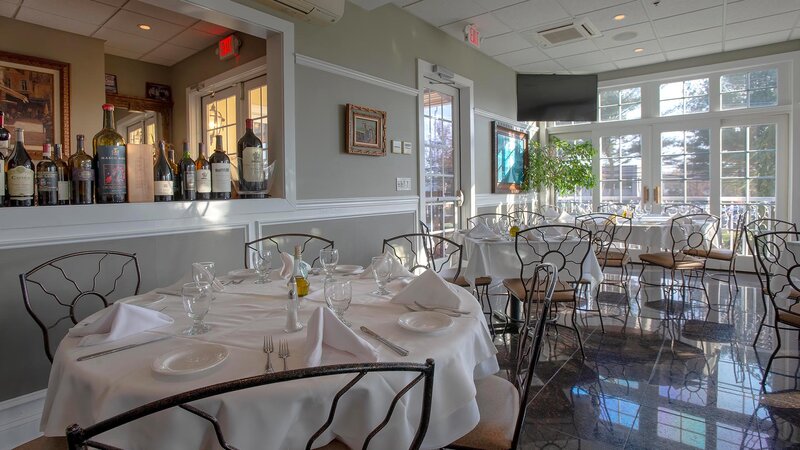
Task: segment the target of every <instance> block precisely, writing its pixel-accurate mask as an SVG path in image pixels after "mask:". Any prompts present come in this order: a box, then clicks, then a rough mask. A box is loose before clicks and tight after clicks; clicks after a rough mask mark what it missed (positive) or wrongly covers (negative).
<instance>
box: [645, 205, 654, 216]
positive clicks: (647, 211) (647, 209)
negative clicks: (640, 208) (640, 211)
mask: <svg viewBox="0 0 800 450" xmlns="http://www.w3.org/2000/svg"><path fill="white" fill-rule="evenodd" d="M651 212H653V204H652V203H645V204H644V213H645V215H648V216H649V215H650V213H651Z"/></svg>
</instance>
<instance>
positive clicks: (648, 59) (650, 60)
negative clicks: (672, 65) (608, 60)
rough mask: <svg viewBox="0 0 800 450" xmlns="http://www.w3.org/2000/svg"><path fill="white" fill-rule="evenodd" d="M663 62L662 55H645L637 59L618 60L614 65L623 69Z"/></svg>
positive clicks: (664, 59)
mask: <svg viewBox="0 0 800 450" xmlns="http://www.w3.org/2000/svg"><path fill="white" fill-rule="evenodd" d="M664 61H666V58H664V55H662V54H661V53H657V54H655V55H645V56H639V57H637V58H630V59H619V60H617V61H614V64H616V65H617V66H618V67H619V68H620V69H624V68H626V67H636V66H645V65H647V64H655V63H660V62H664Z"/></svg>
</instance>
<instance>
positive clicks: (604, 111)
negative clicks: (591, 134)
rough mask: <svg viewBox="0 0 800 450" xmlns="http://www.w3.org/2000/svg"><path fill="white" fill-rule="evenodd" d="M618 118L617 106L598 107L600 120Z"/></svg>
mask: <svg viewBox="0 0 800 450" xmlns="http://www.w3.org/2000/svg"><path fill="white" fill-rule="evenodd" d="M608 120H619V107H618V106H605V107H602V108H600V121H601V122H605V121H608Z"/></svg>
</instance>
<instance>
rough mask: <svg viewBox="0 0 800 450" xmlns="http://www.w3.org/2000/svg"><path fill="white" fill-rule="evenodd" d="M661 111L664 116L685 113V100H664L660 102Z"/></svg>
mask: <svg viewBox="0 0 800 450" xmlns="http://www.w3.org/2000/svg"><path fill="white" fill-rule="evenodd" d="M660 111H661V115H662V116H674V115H676V114H683V100H682V99H679V100H667V101H662V102H661V104H660Z"/></svg>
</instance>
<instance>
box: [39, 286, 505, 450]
mask: <svg viewBox="0 0 800 450" xmlns="http://www.w3.org/2000/svg"><path fill="white" fill-rule="evenodd" d="M221 278H222V279H223V280H225V279H224V278H223V277H221ZM341 278H345V279H349V280H351V281H352V287H353V300H352V303H351V305H350V307H349V309H348V310H347V312H346V315H345V317H346V319H347V320H348V321H350V322H351V323H352V329H353V330H354V331H355V332H356V334H357V335H359V336H361V337H362V338H364V339H365V340H366V341H368V342H369V343H370V344H372V345H374V347H375V349H376V350H377V353H378V360H379V361H380V362H392V361H405V362H419V363H423V362H425V360H426V359H428V358H433V360H434V361H435V375H434V387H433V407H432V411H431V417H430V423H429V427H428V431H427V434H426V436H425V440H424V444H423V448H439V447H442V446H445V445H447V444H449V443H451V442H453V441H455V440H456V439H458V438H459V437H461V436H463V435H465V434H466V433H468V432H469V431H470V430H471V429H472V428H474V427H475V426H476V425H477V423H478V421H479V419H480V415H479V412H478V407H477V403H476V400H475V395H476V389H475V381H476V380H479V379H481V378H483V377H487V376H490V375H492V374H494V373H496V372H497V371H498V370H499V367H498V363H497V359H496V356H495V355H496V353H497V350H496V348H495V346H494V345H493V343H492V339H491V336H490V335H489V333H488V328H487V325H486V322H485V319H484V317H483V314H481V308H480V305H479V304H478V302H477V300H476V299H475V298H474V297H473V296H472V294H470V293H469V292H468V291H466V290H464V289H461V288H457V287H455V286H454V287H453V288H454V290H455V292H456V293H457V294H458V296H459V298H460V300H461V305H462V307H461V309H466V310H468V311H469V312H470V313H469V314H465V315H462V316H461V317H456V318H453V324H452V325H451V326H450V327H449V328H447V329H446V330H444V331H440V332H439V333H436V334H430V333H421V332H414V331H409V330H407V329H404V328H402V327H401V326H400V325H399V324H398V318H399V317H400V316H401V315H402V314H405V313H408V312H409V309H408V308H407V307H406V306H403V305H399V304H394V303H391V302H390V299H391V296H378V295H375V294H372V291H374V290H375V289H376V285H375V282H374V281H372V280H370V279H359V278H358V277H357V276H349V277H345V276H342V277H341ZM254 281H255V279H254V278H246V279H244V281H242V282H239V283H238V284H232V283H229V284H227V285H226V286H225V288H224V291H223V292H217V293H215V299H214V300H213V301H212V303H211V307H210V312H209V313H208V315H207V316H206V317H205V322H206V323H207V324H208V325H210V326H211V330H210V331H208V332H207V333H205V334H200V335H196V336H185V335H183V334H182V333H181V332H182V330H184V329H186V328H187V327H189V326H190V325H191V320H190V319H189V318H188V317H187V316H186V314H185V312H184V308H183V304H182V300H181V297H180V296H179V295H177V294H178V292H176V291H175V288H172V289H165V290H156V291H155V292H154V294H155V293H159V292H160V293H163V294H164V298H163V299H160V300H157V301H154V303H152V304H147V305H141V306H144V307H148V308H151V309H157V310H162V312H163V313H164V314H167V315H169V316H171V317H172V318H173V319H174V323H172V324H171V325H167V326H164V327H161V328H157V329H153V330H149V331H146V332H142V333H138V334H135V335H133V336H129V337H127V338H124V339H120V340H118V341H115V342H110V343H106V344H99V345H94V346H84V347H81V346H79V345H78V343H79V341H80V338H76V337H71V336H67V337H65V338H64V339H63V340H62V341H61V343H60V345H59V347H58V351H57V353H56V355H55V359H54V361H53V365H52V369H51V372H50V379H49V384H48V389H47V398H46V401H45V407H44V412H43V415H42V422H41V430H42V431H43V432H44V434H45V435H47V436H59V435H61V436H63V435H64V430H65V428H66V427H67V426H69V425H71V424H74V423H77V424H79V425H80V426H83V427H86V426H89V425H92V424H94V423H97V422H98V421H101V420H103V419H106V418H109V417H112V416H114V415H116V414H120V413H122V412H124V411H127V410H129V409H132V408H134V407H137V406H140V405H143V404H145V403H148V402H151V401H154V400H158V399H161V398H164V397H167V396H170V395H173V394H177V393H180V392H185V391H188V390H191V389H195V388H199V387H202V386H207V385H210V384H215V383H220V382H225V381H230V380H235V379H239V378H244V377H249V376H254V375H259V374H262V373H264V370H265V362H266V356H265V354H264V353H263V351H262V346H263V342H264V337H265V336H272V337H273V341H274V345H275V348H276V349H277V346H278V341H279V340H286V341H287V343H288V348H289V351H290V356H289V357H288V359H287V361H286V362H287V365H288V368H289V369H297V368H302V367H304V364H305V357H306V342H305V341H306V329H305V328H304V329H303V330H301V331H298V332H294V333H285V332H284V331H283V329H284V325H285V322H286V315H287V311H286V309H285V306H286V299H287V286H286V283H285V281H283V280H280V279H275V280H274V281H273V282H272V283H267V284H256V283H254ZM310 281H311V291H312V292H311V294H309V295H308V299H305V300H303V301H302V302H301V303H302V307H301V309H300V312H299V321H300V322H301V323H305V322H307V321H308V319H309V317H310V316H311V314H312V312H314V311H315V310H316V309H317V308H319V307H325V301H324V298H323V296H322V295H321V292H319V291H320V289H321V287H322V285H323V281H322V278H321V277H320V276H312V277H310ZM402 286H403V285H402V284H390V286H389V287H390V290H392V288H394V292H393V293H396V292H398V291H399V290H400V289H402ZM155 298H157V297H153V299H155ZM121 301H125V300H121ZM96 316H97V314H95V315H93V316H91V317H89V318H87V319H85V320H84V321H83V322H86V323H88V322H91V321H92V320H93V318H96ZM361 325H366V326H368V327H369V328H370V329H371V330H373V331H374V332H376V333H377V334H379V335H381V336H382V337H384V338H386V339H388V340H389V341H391V342H392V343H394V344H397V345H400V346H402V347H404V348H405V349H407V350H408V351H409V354H408V356H407V357H402V356H400V355H398V354H397V353H394V352H393V351H391V350H390V349H389V348H388V347H386V346H384V345H382V344H380V343H378V342H377V341H375V340H373V339H372V338H371V337H369V336H368V335H366V334H364V333H363V332H361V331H360V330H359V328H360V326H361ZM76 326H82V324H78V325H76ZM165 336H167V338H166V339H163V340H159V341H157V342H152V343H148V344H145V345H142V346H138V347H135V348H131V349H128V350H124V351H120V352H117V353H112V354H108V355H105V356H101V357H97V358H93V359H87V360H83V361H78V360H77V359H78V358H79V357H81V356H85V355H88V354H91V353H95V352H98V351H103V350H106V349H112V348H116V347H121V346H125V345H129V344H133V343H140V342H146V341H150V340H154V339H157V338H160V337H165ZM204 343H205V344H208V343H213V344H218V345H221V346H224V347H225V348H226V349H227V351H228V356H227V357H226V358H225V360H224V361H222V363H221V364H219V365H217V366H216V367H213V368H210V369H208V370H205V371H202V372H200V373H196V374H189V375H185V374H184V375H165V374H163V373H160V372H158V371H156V370H155V369H154V361H156V360H157V359H158V358H159V356H162V355H165V354H166V353H167V352H171V351H174V350H176V349H180V348H188V347H190V346H193V345H200V344H204ZM323 349H324V350H323V356H322V362H321V365H327V364H337V363H343V362H354V361H353V360H352V359H347V358H345V357H344V356H343V355H345V353H343V352H338V351H334V350H332V349H328V347H323ZM348 355H349V354H348ZM350 356H351V357H352V355H350ZM272 360H273V365H274V367H275V368H276V369H277V370H281V369H282V368H283V367H282V362H281V360H279V359H278V357H277V351H276V352H275V353H273V354H272ZM403 377H405V378H403ZM412 377H413V375H411V374H404V373H385V374H370V375H369V376H367V377H365V378H364V379H362V380H361V381H360V382H359V383H358V384H357V385H356V387H355V388H354V389H353V390H352V391H350V392H348V393H347V394H346V395H345V396H344V397H343V398H342V399H341V401H340V404H339V407H338V410H337V414H336V418H335V420H334V422H333V424H332V425H331V427H330V428H329V429H328V431H327V432H326V433H325V434H324V435H323V436H322V437H321V438H320V439H318V440H317V441H316V443H315V445H317V444H318V445H319V446H322V445H324V444H326V443H328V442H329V441H331V440H333V439H338V440H340V441H342V442H344V443H345V444H347V445H348V446H350V447H351V448H361V445H362V442H363V439H364V437H365V436H366V435H367V434H368V433H369V431H371V430H372V428H374V427H375V426H376V425H377V423H379V422H380V421H381V420H383V417H384V416H385V414H386V412H387V411H388V406H389V402H390V401H391V398H392V397H393V396H394V394H395V391H396V390H398V389H400V387H402V386H404V383H407V382H408V381H409V380H410V379H411V378H412ZM351 378H352V375H351V376H348V375H336V376H332V377H325V378H319V379H311V380H298V381H293V382H289V383H279V384H274V385H269V386H262V387H259V388H253V389H248V390H244V391H238V392H232V393H228V394H224V395H220V396H216V397H210V398H207V399H204V400H201V401H198V402H195V403H193V405H194V406H196V407H198V408H200V409H202V410H204V411H206V412H208V413H209V414H211V415H214V416H216V417H217V419H218V421H219V423H220V426H221V428H222V431H223V434H224V435H225V437H226V439H227V440H228V442H230V443H231V444H232V445H234V446H236V447H237V448H239V449H265V448H269V449H296V448H304V447H305V444H306V441H307V440H308V439H309V437H310V436H311V435H312V434H313V433H314V432H315V431H316V430H317V429H318V428H319V427H320V426H321V425H322V424H323V423H324V422H325V420H326V419H327V415H328V413H329V405H330V401H331V399H332V398H333V396H334V395H335V394H336V392H337V391H338V390H339V389H341V387H343V386H344V384H345V383H346V382H347V381H349V380H350V379H351ZM421 391H422V389H421V385H418V388H415V389H413V390H412V391H411V393H410V394H411V396H410V397H406V398H404V401H401V402H399V403H398V405H397V407H396V410H395V411H394V413H393V416H392V421H391V422H390V423H389V425H387V426H386V428H384V429H383V430H382V431H381V432H380V433H378V435H377V436H376V437H375V438H374V439H373V441H372V444H371V448H385V449H388V448H408V444H409V443H410V442H411V441H412V439H413V437H414V434H415V433H416V430H417V425H418V422H419V412H420V405H421V403H420V402H421V401H422V392H421ZM97 440H99V441H101V442H104V443H107V444H111V445H116V446H118V447H121V448H126V449H156V448H164V449H175V450H178V449H206V448H219V444H218V443H217V440H216V435H215V434H214V432H213V429H212V427H211V425H210V424H209V423H208V422H206V421H205V420H202V419H200V418H198V417H197V416H195V415H193V414H190V413H188V412H187V411H185V410H183V409H180V408H171V409H169V410H165V411H162V412H159V413H156V414H154V415H152V416H148V417H145V418H143V419H140V420H138V421H135V422H132V423H131V424H128V425H126V426H124V427H121V428H118V429H115V430H112V431H111V432H108V433H106V434H104V435H101V436H100V437H98V439H97Z"/></svg>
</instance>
